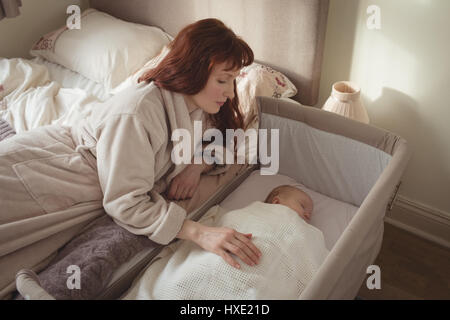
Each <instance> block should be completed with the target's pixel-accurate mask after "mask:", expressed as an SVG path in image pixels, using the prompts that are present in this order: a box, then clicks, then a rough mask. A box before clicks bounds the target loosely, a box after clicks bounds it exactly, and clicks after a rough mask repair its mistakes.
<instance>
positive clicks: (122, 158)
mask: <svg viewBox="0 0 450 320" xmlns="http://www.w3.org/2000/svg"><path fill="white" fill-rule="evenodd" d="M169 49H170V51H169V53H168V54H167V55H166V57H165V58H164V59H163V60H162V61H161V63H160V64H159V65H158V67H156V68H155V69H152V70H150V71H148V72H147V73H146V74H144V75H143V76H142V77H141V78H140V79H139V83H138V84H137V85H135V86H132V87H130V88H128V89H126V90H124V91H122V92H120V93H118V94H117V95H115V96H114V97H112V98H111V99H110V100H108V101H106V102H104V103H101V104H99V105H97V106H96V107H95V108H94V110H93V112H92V114H91V115H90V116H89V117H88V118H87V119H86V120H85V121H83V122H82V123H79V124H78V125H76V126H74V127H71V128H66V127H59V126H53V125H52V126H46V127H41V128H37V129H35V130H32V131H29V132H25V133H22V134H19V135H16V136H15V137H13V138H9V139H6V140H4V141H2V142H1V143H0V202H1V208H2V209H1V210H2V213H1V216H0V230H1V232H0V270H1V272H0V290H1V291H0V297H1V296H4V295H5V294H6V293H8V292H10V291H12V290H14V281H13V280H14V275H15V273H16V272H17V271H18V270H19V269H21V268H31V267H34V268H35V269H39V267H40V266H43V265H45V262H46V261H44V258H47V257H49V256H50V254H52V253H54V252H55V251H56V250H57V249H58V248H59V247H61V246H62V245H63V244H65V243H66V242H67V241H69V240H70V239H71V238H72V237H73V236H74V235H75V234H76V233H77V232H79V231H80V230H81V229H82V228H83V227H84V226H86V225H87V223H89V222H91V221H92V220H93V219H94V218H96V217H98V216H99V215H101V214H102V213H103V212H104V211H103V208H104V210H105V211H106V212H107V213H108V214H109V215H110V216H111V217H112V218H113V219H114V221H115V222H116V223H117V224H119V225H120V226H122V227H124V228H125V229H127V230H129V231H130V232H133V233H135V234H139V235H145V236H148V237H149V238H150V239H151V240H153V241H155V242H157V243H161V244H167V243H169V242H170V241H171V240H173V239H174V238H180V239H188V240H191V241H194V242H195V243H197V244H198V245H199V246H200V247H202V248H204V249H205V250H208V251H211V252H214V253H216V254H218V255H220V256H221V257H223V259H225V261H226V262H227V263H229V264H230V265H232V266H235V267H239V264H238V263H237V261H236V260H235V259H234V258H232V256H231V255H230V253H234V254H236V255H237V256H238V257H239V258H240V259H242V260H243V261H244V262H246V263H247V264H249V265H254V264H256V263H257V262H258V260H259V256H260V254H261V253H260V251H259V250H258V249H257V248H256V247H255V246H254V245H253V244H252V242H251V240H250V235H245V234H241V233H239V232H237V231H235V230H232V229H227V228H211V227H206V226H203V225H201V224H199V223H197V222H194V221H191V220H187V219H186V212H185V210H184V209H183V208H181V207H180V206H178V205H177V204H175V203H174V202H170V203H167V202H166V201H165V200H164V198H163V197H162V196H161V193H162V192H164V191H168V197H169V199H177V200H180V199H185V198H188V197H190V196H192V194H193V192H194V191H195V188H196V187H197V185H198V182H199V180H200V175H201V174H202V173H203V172H206V171H208V170H211V169H212V168H211V166H208V165H206V164H201V165H197V164H188V165H186V164H181V165H175V164H174V163H172V161H171V151H172V149H173V148H174V144H175V143H172V141H171V133H172V132H173V131H174V130H176V129H184V130H188V131H189V132H190V133H191V136H193V134H192V133H193V125H192V121H193V120H194V119H196V120H198V119H201V118H202V116H204V115H207V117H206V119H207V120H208V121H209V123H210V124H212V125H214V126H215V127H216V128H218V129H220V130H221V131H222V132H225V129H226V128H231V129H237V128H242V125H243V120H242V115H241V114H240V113H239V109H238V99H237V95H236V82H235V78H236V77H237V75H238V74H239V70H240V68H242V67H243V66H247V65H249V64H251V63H252V62H253V52H252V50H251V49H250V48H249V47H248V45H247V44H246V43H245V42H244V41H243V40H241V39H239V38H238V37H237V36H236V35H235V34H234V32H233V31H232V30H230V29H229V28H227V27H226V26H225V25H224V24H223V23H222V22H221V21H219V20H217V19H205V20H200V21H198V22H196V23H194V24H191V25H188V26H187V27H185V28H184V29H183V30H182V31H180V33H179V34H178V35H177V37H176V38H175V39H174V41H173V42H172V43H171V44H170V46H169ZM203 118H205V117H203Z"/></svg>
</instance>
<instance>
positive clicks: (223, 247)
mask: <svg viewBox="0 0 450 320" xmlns="http://www.w3.org/2000/svg"><path fill="white" fill-rule="evenodd" d="M178 238H180V239H189V240H192V241H194V242H195V243H197V244H198V245H199V246H200V247H202V248H203V249H205V250H207V251H210V252H213V253H215V254H217V255H219V256H221V257H222V258H223V259H224V260H225V261H226V262H227V263H228V264H229V265H230V266H232V267H235V268H238V269H239V268H240V267H241V266H240V265H239V263H238V262H237V261H236V260H235V259H233V257H232V256H231V253H232V254H234V255H236V256H238V257H239V258H240V259H241V260H242V261H244V262H245V263H246V264H248V265H250V266H254V265H255V264H257V263H258V262H259V258H260V257H261V251H259V249H258V248H257V247H256V246H255V245H254V244H253V243H252V241H251V240H250V238H251V234H243V233H240V232H238V231H236V230H233V229H230V228H224V227H208V226H204V225H202V224H200V223H198V222H194V221H191V220H185V223H184V224H183V227H182V228H181V230H180V232H179V234H178Z"/></svg>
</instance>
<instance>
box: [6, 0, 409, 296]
mask: <svg viewBox="0 0 450 320" xmlns="http://www.w3.org/2000/svg"><path fill="white" fill-rule="evenodd" d="M90 7H91V8H94V9H97V10H100V11H102V12H105V13H108V14H110V15H112V16H114V17H117V18H120V19H123V20H126V21H130V22H134V23H138V24H143V25H150V26H157V27H159V28H161V29H162V30H164V31H165V32H166V33H167V34H168V35H169V37H170V36H174V35H176V33H177V32H178V30H180V28H181V27H183V26H184V25H186V24H188V23H190V22H193V21H195V20H198V19H201V18H205V17H217V18H219V19H221V20H223V21H224V22H225V23H226V24H227V25H228V26H230V27H231V28H232V29H233V30H234V31H235V32H236V33H237V34H239V35H241V36H242V37H243V38H244V39H245V40H246V41H247V42H248V43H249V45H250V46H251V47H252V49H253V50H254V52H255V59H256V62H258V63H260V64H261V65H263V66H264V68H259V70H261V69H265V67H266V66H267V67H269V68H270V67H271V68H273V69H272V70H276V71H277V72H280V75H279V79H280V78H281V77H283V76H285V77H286V79H284V78H282V80H287V79H288V80H289V83H288V85H287V88H286V87H285V86H278V89H281V92H277V91H276V90H274V91H273V92H272V91H271V92H269V93H267V92H258V94H256V95H258V96H262V97H258V98H254V97H250V98H252V99H253V100H252V101H251V104H252V105H249V106H248V108H249V109H255V110H256V111H254V113H255V114H257V125H258V127H259V128H260V129H267V130H268V132H269V133H270V130H271V129H278V130H279V136H280V146H279V147H280V163H279V170H278V175H276V176H261V175H259V174H258V171H257V170H260V169H262V168H263V167H264V165H262V166H261V165H259V164H258V165H246V166H237V165H236V166H235V167H233V169H232V170H230V171H229V172H227V173H226V174H224V175H222V176H221V177H218V178H216V179H219V180H220V181H216V180H215V181H211V180H210V181H209V182H208V183H210V184H209V186H210V185H211V183H213V184H214V186H215V188H213V189H211V188H210V187H208V183H205V184H204V185H203V186H202V187H201V188H203V189H202V190H200V191H199V192H198V196H197V198H196V199H194V200H195V201H191V202H187V203H184V206H185V207H187V208H189V210H188V211H189V212H190V214H189V217H190V218H191V219H194V220H199V219H201V217H202V216H203V215H204V213H205V212H206V211H207V210H208V209H209V208H211V207H212V206H214V205H217V204H220V205H222V206H224V207H227V206H228V208H229V209H231V208H232V205H237V204H239V205H245V204H246V203H248V202H249V201H251V200H256V199H261V197H263V195H264V194H265V193H267V189H268V187H269V186H271V185H272V184H271V183H274V182H276V183H278V184H286V183H288V184H297V183H301V184H302V185H303V186H304V187H305V188H307V189H308V190H310V192H311V194H314V195H315V202H316V203H317V205H318V206H317V208H316V209H317V210H318V212H319V213H318V214H317V215H316V218H314V219H316V220H314V221H312V223H313V224H315V226H316V227H317V228H319V229H320V230H321V231H322V232H323V233H324V237H325V241H326V245H327V249H328V250H329V254H328V255H327V257H326V258H325V260H324V262H323V263H322V264H321V266H320V268H319V269H318V270H317V272H316V273H315V274H314V277H313V278H312V279H311V281H310V282H309V283H308V285H307V286H306V288H305V289H304V290H303V291H302V293H301V295H300V296H299V297H298V298H299V299H353V298H354V297H355V296H356V293H357V292H358V290H359V287H360V286H361V284H362V282H363V280H364V278H365V276H366V269H367V267H368V266H369V265H370V264H372V263H373V261H374V260H375V258H376V256H377V254H378V252H379V250H380V247H381V243H382V238H383V218H384V214H385V210H386V207H387V205H388V204H389V202H390V201H391V200H392V199H391V198H392V196H393V194H394V192H395V190H396V186H397V185H398V183H399V181H400V178H401V175H402V173H403V170H404V169H405V167H406V164H407V161H408V157H409V149H408V146H407V144H406V142H405V140H403V139H402V138H401V137H399V136H397V135H395V134H393V133H390V132H387V131H385V130H382V129H379V128H375V127H373V126H369V125H365V124H361V123H358V122H355V121H352V120H349V119H346V118H343V117H340V116H338V115H335V114H332V113H328V112H325V111H322V110H319V109H316V108H311V107H308V106H313V105H315V104H316V103H317V98H318V90H319V82H320V70H321V61H322V54H323V45H324V37H325V29H326V19H327V13H328V1H325V0H302V1H295V0H289V1H285V2H283V6H280V5H279V2H278V1H270V0H264V1H256V0H255V1H253V0H250V1H249V0H245V1H243V0H233V1H227V2H223V1H206V0H195V1H188V2H187V1H183V0H177V1H171V2H170V3H167V2H161V1H157V0H131V1H130V0H127V1H125V0H123V1H119V0H118V1H106V0H91V1H90ZM254 25H258V26H260V27H259V28H253V27H250V26H254ZM56 34H58V33H56ZM33 62H34V63H36V64H37V65H41V66H47V67H48V70H50V71H49V72H50V76H49V78H51V79H54V81H55V83H57V84H63V86H64V88H66V89H67V88H69V89H73V90H75V93H76V94H81V95H82V98H81V100H80V101H83V103H82V104H79V105H82V106H86V105H88V106H89V107H94V106H95V102H96V101H101V100H104V99H107V98H108V96H110V95H111V94H114V93H115V92H117V91H118V90H120V89H121V86H120V83H117V81H113V80H114V79H110V78H108V79H107V81H106V82H105V81H103V82H102V81H99V82H98V81H97V82H96V81H88V80H89V79H88V80H86V78H85V77H84V78H83V77H82V76H80V72H73V70H72V71H70V70H67V68H66V69H64V68H62V67H61V66H58V65H52V64H51V63H49V62H47V61H46V59H44V58H42V57H38V58H35V59H34V60H33ZM74 69H76V68H74ZM265 70H267V69H265ZM248 71H251V70H248ZM81 72H83V70H82V69H81ZM70 75H71V76H70ZM122 80H123V78H122ZM119 82H120V81H119ZM99 83H102V84H101V85H99ZM285 83H287V81H286V82H285ZM291 84H292V86H291ZM243 85H244V82H243ZM247 85H250V84H248V83H247ZM294 87H295V89H293V88H294ZM77 90H82V91H77ZM63 93H64V92H63ZM65 93H67V94H72V95H73V94H74V93H73V92H71V91H66V92H65ZM264 96H265V97H264ZM245 98H246V97H244V99H245ZM83 99H84V100H83ZM62 100H63V101H64V99H62ZM85 101H88V103H87V104H86V103H84V102H85ZM91 102H92V104H90V103H91ZM89 107H88V108H87V109H79V110H82V112H79V113H78V114H76V116H74V114H73V113H72V114H69V117H66V118H65V120H66V121H68V123H70V121H77V119H78V118H77V117H79V114H80V113H81V114H83V112H84V110H86V112H88V110H89ZM247 111H248V110H247ZM16 118H17V117H16ZM7 120H8V119H7ZM9 120H10V122H13V124H14V121H11V118H9ZM16 120H17V121H18V122H17V123H18V124H17V125H15V126H14V129H15V130H16V131H18V132H20V130H28V129H29V128H32V127H33V126H40V125H42V124H43V123H45V121H53V120H52V119H50V120H49V119H44V120H43V121H29V122H24V121H23V119H16ZM32 120H33V119H32ZM60 121H61V120H60ZM21 122H23V123H26V124H27V125H22V126H21V125H20V123H21ZM28 123H31V124H32V125H31V126H29V125H28ZM253 124H254V123H253ZM300 137H301V138H300ZM283 155H289V156H283ZM209 178H210V177H209ZM289 179H291V180H289ZM246 185H260V186H265V187H263V188H259V189H258V190H259V191H258V192H257V193H255V194H253V195H251V191H249V190H257V188H254V187H250V188H247V189H246V191H245V194H246V195H247V196H246V199H239V200H238V199H236V194H242V191H241V190H242V189H240V188H244V187H245V186H246ZM238 190H239V191H238ZM233 191H234V192H233ZM244 200H245V201H244ZM332 204H333V205H334V206H333V205H332ZM330 208H340V209H338V210H336V211H337V212H339V214H334V215H333V213H332V212H331V211H330V210H329V209H330ZM90 226H92V225H90ZM85 227H86V228H88V227H89V226H85ZM76 234H78V236H79V235H80V230H78V231H77V233H76ZM76 234H74V238H76V237H75V235H76ZM135 249H136V250H135V251H136V252H132V254H130V255H129V256H127V257H126V259H125V260H126V261H124V262H123V263H121V264H120V265H119V266H117V267H116V268H115V270H114V271H113V272H112V273H111V274H110V276H109V277H108V278H107V279H106V282H105V283H102V288H101V290H100V291H96V292H95V293H94V292H90V293H89V294H90V295H89V296H77V297H67V296H66V298H90V299H116V298H119V297H120V296H121V295H122V294H123V293H124V292H125V291H126V290H127V289H128V288H129V287H130V285H131V283H132V282H133V280H134V279H136V277H137V276H138V275H139V274H140V273H141V272H142V271H143V270H144V269H145V267H146V266H147V265H148V264H149V262H150V261H152V259H153V258H154V257H155V256H156V255H157V254H158V253H160V251H161V250H162V249H163V248H162V246H153V245H147V244H143V245H142V246H138V245H136V247H135ZM46 268H48V267H46ZM39 271H42V272H45V268H44V269H43V268H40V269H39ZM21 276H23V277H25V280H27V278H26V277H29V275H27V274H25V275H23V274H22V275H21V274H19V275H18V279H21V278H20V277H21ZM22 280H23V279H22ZM19 285H20V284H19V283H18V287H19ZM19 289H20V288H19ZM41 290H42V288H40V287H39V286H38V287H35V288H34V289H33V290H31V291H29V292H26V293H23V295H27V294H28V295H29V297H31V298H33V297H34V298H36V297H43V296H42V295H40V294H41V293H42V291H41ZM19 291H20V290H19Z"/></svg>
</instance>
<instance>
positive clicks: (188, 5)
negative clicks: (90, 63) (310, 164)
mask: <svg viewBox="0 0 450 320" xmlns="http://www.w3.org/2000/svg"><path fill="white" fill-rule="evenodd" d="M328 5H329V0H90V7H91V8H95V9H98V10H101V11H104V12H106V13H109V14H111V15H113V16H115V17H117V18H120V19H123V20H126V21H131V22H136V23H140V24H146V25H154V26H158V27H160V28H161V29H163V30H164V31H166V32H167V33H169V34H170V35H172V36H176V34H177V33H178V31H180V30H181V29H182V28H183V27H184V26H186V25H187V24H190V23H192V22H195V21H197V20H200V19H204V18H217V19H220V20H222V21H223V22H224V23H225V24H226V25H227V26H228V27H230V28H231V29H232V30H233V31H234V32H235V33H236V34H237V35H239V36H240V37H241V38H242V39H244V40H245V41H246V42H247V43H248V44H249V46H250V47H251V48H252V50H253V52H254V54H255V61H256V62H260V63H262V64H265V65H268V66H271V67H273V68H274V69H276V70H279V71H281V72H282V73H284V74H285V75H286V76H288V78H289V79H290V80H291V81H292V83H294V85H295V86H296V87H297V89H298V91H299V93H298V94H297V95H296V96H295V97H292V99H294V100H296V101H298V102H300V103H301V104H303V105H308V106H313V105H315V104H316V103H317V100H318V94H319V84H320V73H321V66H322V55H323V47H324V41H325V30H326V22H327V16H328Z"/></svg>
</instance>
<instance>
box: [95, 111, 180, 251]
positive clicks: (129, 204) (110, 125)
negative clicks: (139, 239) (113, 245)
mask: <svg viewBox="0 0 450 320" xmlns="http://www.w3.org/2000/svg"><path fill="white" fill-rule="evenodd" d="M99 130H101V132H100V133H99V138H98V141H97V167H98V175H99V180H100V185H101V188H102V191H103V196H104V198H103V206H104V208H105V211H106V212H107V213H108V214H109V215H110V216H111V217H112V218H113V219H114V220H115V222H116V223H117V224H118V225H120V226H122V227H123V228H125V229H127V230H128V231H130V232H132V233H134V234H138V235H146V236H148V237H149V238H150V240H153V241H155V242H157V243H161V244H167V243H169V242H170V241H171V240H173V239H174V238H175V237H176V235H177V234H178V232H179V230H180V229H181V226H182V225H183V222H184V220H185V218H186V211H185V210H184V209H183V208H181V207H180V206H178V205H177V204H175V203H173V202H170V203H167V202H166V201H165V200H164V198H163V197H162V196H161V195H160V194H158V193H156V192H151V190H152V189H153V186H154V182H155V181H154V180H155V152H156V151H155V150H154V149H153V145H157V143H156V142H157V141H155V140H153V141H152V139H157V138H158V137H157V136H155V137H153V135H152V136H150V135H149V133H148V132H147V130H146V129H145V127H144V125H143V123H142V122H141V120H140V119H139V118H138V117H137V116H136V115H134V114H120V115H114V116H110V118H109V119H108V120H106V121H105V122H104V124H103V126H102V128H101V129H99Z"/></svg>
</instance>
